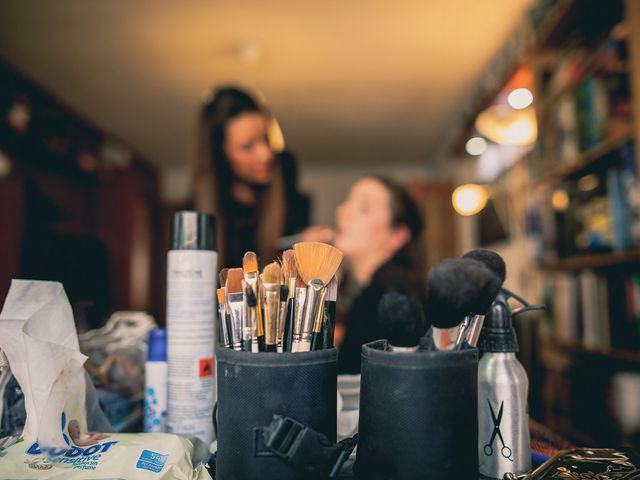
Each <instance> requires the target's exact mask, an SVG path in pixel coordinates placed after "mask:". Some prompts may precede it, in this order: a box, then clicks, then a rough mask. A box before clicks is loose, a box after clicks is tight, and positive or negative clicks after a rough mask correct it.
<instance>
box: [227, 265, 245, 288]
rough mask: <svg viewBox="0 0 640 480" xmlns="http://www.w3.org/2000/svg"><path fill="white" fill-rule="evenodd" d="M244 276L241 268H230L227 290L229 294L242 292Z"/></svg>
mask: <svg viewBox="0 0 640 480" xmlns="http://www.w3.org/2000/svg"><path fill="white" fill-rule="evenodd" d="M243 278H244V276H243V274H242V269H241V268H230V269H229V273H228V274H227V284H226V290H227V295H228V294H230V293H241V292H242V280H243Z"/></svg>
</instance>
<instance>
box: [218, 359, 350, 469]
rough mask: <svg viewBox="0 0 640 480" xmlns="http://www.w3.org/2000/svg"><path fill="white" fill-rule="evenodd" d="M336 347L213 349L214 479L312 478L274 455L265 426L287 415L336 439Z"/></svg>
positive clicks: (331, 438)
mask: <svg viewBox="0 0 640 480" xmlns="http://www.w3.org/2000/svg"><path fill="white" fill-rule="evenodd" d="M336 358H337V352H336V349H335V348H330V349H326V350H317V351H311V352H296V353H291V352H286V353H264V352H260V353H251V352H238V351H234V350H232V349H229V348H219V349H218V350H217V385H218V408H217V439H218V452H217V458H216V478H217V479H218V480H245V479H246V480H254V479H258V478H259V479H264V480H269V479H274V480H275V479H280V480H289V479H291V480H303V479H309V478H313V476H311V475H309V472H305V471H304V470H302V469H300V468H298V467H294V466H292V465H290V464H288V463H287V462H285V461H283V460H282V459H281V458H279V457H278V456H276V455H274V454H273V453H272V451H270V450H269V449H268V448H267V447H266V446H265V444H264V430H265V428H266V427H268V426H269V425H270V424H271V422H272V421H273V420H274V415H280V416H282V417H290V418H292V419H293V420H295V421H297V422H300V423H301V424H303V425H306V426H308V427H310V428H312V429H314V430H316V431H318V432H320V433H322V434H324V435H325V436H326V437H327V439H328V440H329V441H330V442H332V443H333V442H335V441H336V388H337V387H336V383H337V373H336Z"/></svg>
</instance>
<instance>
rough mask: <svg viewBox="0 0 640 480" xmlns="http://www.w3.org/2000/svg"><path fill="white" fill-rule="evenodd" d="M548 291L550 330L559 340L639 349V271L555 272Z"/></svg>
mask: <svg viewBox="0 0 640 480" xmlns="http://www.w3.org/2000/svg"><path fill="white" fill-rule="evenodd" d="M548 295H550V298H549V299H548V303H550V304H551V313H552V321H553V331H554V333H555V338H556V339H557V340H558V341H560V342H561V343H568V344H580V345H582V346H583V347H584V348H585V349H587V350H604V351H607V350H610V349H617V350H630V351H640V272H636V273H631V274H624V275H620V274H611V275H604V274H600V273H597V272H595V271H594V270H591V269H586V270H582V271H581V272H578V273H568V272H561V273H556V274H553V277H552V288H551V289H550V290H549V291H548Z"/></svg>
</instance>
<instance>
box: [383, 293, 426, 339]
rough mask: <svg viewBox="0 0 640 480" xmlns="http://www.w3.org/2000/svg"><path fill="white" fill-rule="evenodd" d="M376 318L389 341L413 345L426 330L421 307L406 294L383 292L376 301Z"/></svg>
mask: <svg viewBox="0 0 640 480" xmlns="http://www.w3.org/2000/svg"><path fill="white" fill-rule="evenodd" d="M378 320H379V322H380V325H381V326H382V327H383V328H384V332H385V336H386V338H387V339H388V340H389V343H390V344H391V345H393V346H396V347H413V346H415V345H417V344H418V342H419V341H420V337H421V336H422V335H424V334H425V332H426V331H427V323H426V321H425V319H424V314H423V312H422V308H421V307H420V305H418V304H417V303H416V302H415V301H414V300H412V299H410V298H409V297H407V296H406V295H402V294H400V293H396V292H391V293H385V294H384V295H383V296H382V298H381V299H380V301H379V302H378Z"/></svg>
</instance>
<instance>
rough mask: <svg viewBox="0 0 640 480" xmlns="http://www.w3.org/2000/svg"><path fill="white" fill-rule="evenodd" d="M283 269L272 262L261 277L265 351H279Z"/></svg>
mask: <svg viewBox="0 0 640 480" xmlns="http://www.w3.org/2000/svg"><path fill="white" fill-rule="evenodd" d="M281 275H282V272H281V268H280V265H279V264H278V262H272V263H270V264H269V265H267V266H266V267H264V270H263V272H262V275H261V280H262V295H263V297H262V305H263V306H264V316H263V318H264V340H265V342H264V343H265V351H267V352H275V351H277V344H278V317H279V316H280V286H281V283H280V281H281Z"/></svg>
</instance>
